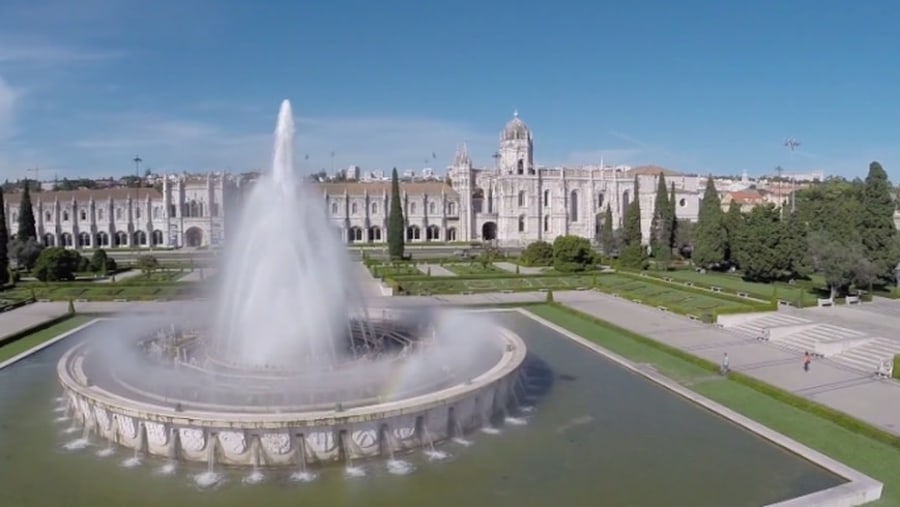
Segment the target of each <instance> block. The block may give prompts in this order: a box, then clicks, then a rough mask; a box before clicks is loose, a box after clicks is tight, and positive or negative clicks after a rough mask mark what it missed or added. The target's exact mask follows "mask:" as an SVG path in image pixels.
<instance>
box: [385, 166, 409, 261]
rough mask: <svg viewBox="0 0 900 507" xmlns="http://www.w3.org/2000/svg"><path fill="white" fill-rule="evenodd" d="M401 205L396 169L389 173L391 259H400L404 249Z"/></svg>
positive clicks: (404, 230)
mask: <svg viewBox="0 0 900 507" xmlns="http://www.w3.org/2000/svg"><path fill="white" fill-rule="evenodd" d="M405 232H406V228H405V227H404V223H403V204H402V203H401V202H400V178H399V177H398V176H397V168H396V167H395V168H394V171H393V172H392V173H391V211H390V214H389V215H388V252H389V253H390V256H391V259H402V258H403V248H404V243H403V240H404V233H405Z"/></svg>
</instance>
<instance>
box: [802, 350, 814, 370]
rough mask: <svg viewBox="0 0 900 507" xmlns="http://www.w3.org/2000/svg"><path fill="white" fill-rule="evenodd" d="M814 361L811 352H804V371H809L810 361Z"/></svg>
mask: <svg viewBox="0 0 900 507" xmlns="http://www.w3.org/2000/svg"><path fill="white" fill-rule="evenodd" d="M811 362H812V356H810V355H809V352H805V353H804V354H803V371H809V363H811Z"/></svg>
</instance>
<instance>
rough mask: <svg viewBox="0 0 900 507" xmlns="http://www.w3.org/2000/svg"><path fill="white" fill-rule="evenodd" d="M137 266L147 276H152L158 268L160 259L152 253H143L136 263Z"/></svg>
mask: <svg viewBox="0 0 900 507" xmlns="http://www.w3.org/2000/svg"><path fill="white" fill-rule="evenodd" d="M134 265H135V267H136V268H138V269H140V270H141V273H143V274H144V276H145V277H147V278H150V275H152V274H153V272H154V271H156V270H158V269H159V267H160V265H159V260H158V259H157V258H156V257H154V256H152V255H141V256H140V257H138V258H137V260H136V261H135V263H134Z"/></svg>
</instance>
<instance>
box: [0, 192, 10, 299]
mask: <svg viewBox="0 0 900 507" xmlns="http://www.w3.org/2000/svg"><path fill="white" fill-rule="evenodd" d="M8 248H9V230H8V229H7V228H6V203H5V202H4V200H3V189H0V286H3V285H6V284H7V283H9V250H8Z"/></svg>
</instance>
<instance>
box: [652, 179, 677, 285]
mask: <svg viewBox="0 0 900 507" xmlns="http://www.w3.org/2000/svg"><path fill="white" fill-rule="evenodd" d="M673 211H674V209H673V208H672V206H671V204H670V202H669V188H668V186H667V185H666V177H665V175H663V174H662V173H660V174H659V180H658V181H657V186H656V201H655V202H654V205H653V220H652V221H651V222H650V241H651V244H650V246H651V251H652V253H653V257H654V258H655V259H656V262H657V264H658V265H659V266H660V267H662V268H667V267H668V266H669V262H670V261H671V260H672V223H673V220H672V213H673Z"/></svg>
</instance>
